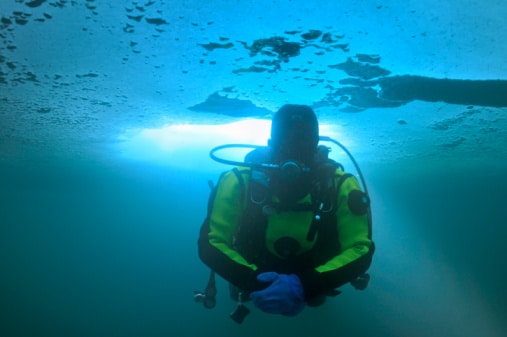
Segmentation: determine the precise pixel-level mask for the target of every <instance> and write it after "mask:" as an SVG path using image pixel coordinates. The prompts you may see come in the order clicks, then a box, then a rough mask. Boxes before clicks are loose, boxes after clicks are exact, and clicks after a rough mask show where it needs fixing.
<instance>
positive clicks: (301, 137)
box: [268, 104, 319, 164]
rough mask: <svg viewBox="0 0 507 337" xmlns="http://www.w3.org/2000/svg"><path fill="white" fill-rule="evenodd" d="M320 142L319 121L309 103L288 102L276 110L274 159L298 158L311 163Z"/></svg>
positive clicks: (297, 159)
mask: <svg viewBox="0 0 507 337" xmlns="http://www.w3.org/2000/svg"><path fill="white" fill-rule="evenodd" d="M318 142H319V123H318V121H317V116H316V115H315V112H313V110H312V108H310V107H309V106H307V105H295V104H286V105H284V106H282V107H281V108H280V110H278V111H277V112H276V114H275V115H274V117H273V120H272V123H271V139H270V140H269V142H268V144H269V146H270V147H271V154H272V160H274V161H279V162H280V161H284V160H296V161H299V162H302V163H305V164H309V163H310V162H311V160H312V159H313V156H314V154H315V151H316V149H317V144H318Z"/></svg>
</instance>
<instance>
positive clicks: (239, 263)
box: [198, 167, 374, 300]
mask: <svg viewBox="0 0 507 337" xmlns="http://www.w3.org/2000/svg"><path fill="white" fill-rule="evenodd" d="M251 170H252V169H250V168H246V167H239V168H236V169H233V170H231V171H227V172H225V173H224V174H222V176H221V177H220V179H219V181H218V184H217V186H216V189H215V192H214V195H213V196H212V197H211V198H210V203H209V205H208V207H209V209H208V216H207V218H206V220H205V222H204V224H203V226H202V227H201V232H200V237H199V241H198V247H199V256H200V258H201V260H202V261H203V262H204V263H205V264H206V265H208V266H209V267H210V268H211V269H213V270H214V271H215V272H217V273H218V274H219V275H220V276H222V277H223V278H224V279H226V280H227V281H229V282H230V283H232V284H233V285H235V286H237V287H238V288H239V289H241V290H243V291H245V292H247V293H248V292H251V291H255V290H259V289H262V288H264V287H265V285H264V284H260V283H259V282H258V281H257V279H256V276H257V275H258V274H259V273H262V272H266V271H275V272H278V273H285V274H289V273H294V274H296V275H298V276H299V278H300V279H301V282H302V284H303V288H304V291H305V297H306V299H307V300H310V299H312V298H314V297H317V296H320V295H324V294H327V293H329V292H330V291H331V290H332V289H335V288H337V287H340V286H342V285H343V284H345V283H348V282H350V281H352V280H354V279H356V278H357V277H358V276H360V275H362V274H363V273H364V272H365V271H366V270H367V269H368V268H369V266H370V264H371V261H372V256H373V252H374V244H373V241H372V238H371V224H370V223H369V217H368V214H367V212H366V209H364V208H362V207H359V210H358V207H356V204H357V202H358V200H357V198H358V196H359V197H361V196H365V195H364V193H363V192H362V191H361V188H360V185H359V184H358V182H357V180H356V179H355V177H354V176H352V175H349V174H345V173H344V172H343V171H341V170H340V169H336V170H335V171H334V176H333V177H332V184H334V188H333V189H332V191H333V194H334V195H333V198H332V200H333V201H332V202H333V204H334V205H332V206H333V207H332V208H333V211H332V212H328V213H327V214H326V213H325V212H324V213H322V215H319V218H320V220H319V224H318V227H317V228H316V229H315V228H314V229H313V230H312V226H315V218H316V216H315V212H314V211H313V210H311V209H306V210H305V208H304V207H300V209H298V210H293V209H291V210H281V211H280V210H279V211H275V212H273V213H272V214H269V215H266V216H264V217H260V219H259V218H256V217H255V216H252V214H246V212H247V209H248V203H250V202H251V201H250V200H249V198H250V197H249V196H248V195H247V194H248V188H247V187H248V186H249V182H250V179H251ZM333 170H334V169H333ZM270 198H272V199H273V201H274V202H276V200H277V199H276V198H277V197H276V195H272V196H270ZM312 203H314V201H312V195H311V194H310V193H308V194H307V195H306V196H305V197H303V198H302V199H301V200H299V201H298V202H297V204H299V205H301V206H303V205H310V204H312ZM368 207H369V206H368ZM245 218H246V219H245ZM245 222H247V223H249V226H250V227H251V228H254V231H252V230H250V231H247V232H248V233H249V234H252V235H253V237H252V238H251V239H250V238H249V237H243V238H238V236H239V235H241V233H242V232H244V230H243V229H242V226H245ZM256 228H258V230H257V229H256ZM255 231H257V233H253V232H255ZM312 231H313V232H314V234H313V235H310V234H309V233H311V232H312ZM255 235H257V237H259V235H260V237H261V238H262V240H261V241H262V242H261V241H260V240H256V239H255ZM243 236H244V233H243ZM238 241H242V242H247V243H250V247H249V248H248V249H247V250H245V249H243V248H242V247H243V245H242V244H241V242H240V244H238ZM284 242H285V243H289V246H290V247H293V248H292V249H291V253H290V255H285V254H284V252H283V248H282V249H280V245H281V246H283V243H284ZM252 243H253V245H252ZM295 243H297V244H295ZM252 246H253V247H252Z"/></svg>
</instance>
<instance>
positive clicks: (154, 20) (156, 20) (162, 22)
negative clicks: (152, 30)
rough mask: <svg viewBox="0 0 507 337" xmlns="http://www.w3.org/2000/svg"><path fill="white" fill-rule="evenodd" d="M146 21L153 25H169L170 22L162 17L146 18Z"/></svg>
mask: <svg viewBox="0 0 507 337" xmlns="http://www.w3.org/2000/svg"><path fill="white" fill-rule="evenodd" d="M146 22H148V23H149V24H152V25H156V26H160V25H167V24H168V23H169V22H167V21H166V20H164V19H162V18H146Z"/></svg>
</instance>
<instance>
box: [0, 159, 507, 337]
mask: <svg viewBox="0 0 507 337" xmlns="http://www.w3.org/2000/svg"><path fill="white" fill-rule="evenodd" d="M207 160H209V159H208V158H203V162H204V163H206V161H207ZM1 164H2V165H0V169H1V172H0V173H1V174H0V176H1V179H0V183H1V185H2V192H1V194H0V204H1V205H2V211H1V212H2V214H1V218H2V226H1V229H0V231H1V233H0V234H1V235H0V257H1V270H2V277H1V278H0V289H1V291H0V294H1V299H0V300H1V302H0V303H1V305H0V308H1V313H2V317H1V320H2V324H1V326H0V335H2V336H55V337H56V336H194V335H205V334H212V335H222V336H280V335H283V336H307V335H341V336H429V335H431V336H473V335H475V334H476V333H481V334H480V335H481V336H501V335H502V333H503V332H505V331H506V330H505V328H506V323H505V322H506V320H505V318H506V317H505V315H506V314H505V313H506V312H507V296H506V293H505V291H504V285H505V282H506V281H507V262H506V260H505V259H504V258H503V256H504V249H503V242H504V237H505V235H506V234H507V231H506V229H505V224H506V223H507V214H506V211H505V207H504V206H505V205H504V204H505V200H507V192H506V191H507V179H505V177H504V174H503V171H495V169H493V168H484V167H483V168H481V169H480V170H471V171H465V170H463V171H462V172H460V171H455V172H440V173H439V174H432V175H428V176H423V175H418V176H412V177H411V176H410V175H407V174H402V173H394V172H391V173H389V172H388V173H386V172H376V171H374V170H372V168H371V167H365V168H363V169H364V171H365V172H366V175H367V180H368V182H369V188H370V190H371V193H372V198H373V202H374V204H373V205H374V209H373V210H374V220H375V223H374V238H375V240H376V243H377V246H378V250H377V253H376V256H375V260H374V263H373V266H372V268H371V274H372V281H371V285H370V287H369V288H368V289H367V290H366V291H364V292H359V291H355V290H354V289H353V288H352V287H350V286H345V287H343V289H342V290H343V291H344V293H343V294H342V295H339V296H338V297H337V298H334V299H331V300H328V302H327V303H326V305H324V306H322V307H319V308H307V309H306V310H305V311H304V312H303V313H302V314H301V315H300V316H298V317H296V318H285V317H278V316H270V315H265V314H263V313H261V312H259V311H257V310H255V309H254V308H252V306H251V305H250V309H252V314H250V316H249V317H248V318H247V319H246V320H245V322H244V324H243V325H241V326H240V325H237V324H236V323H234V322H233V321H232V320H231V319H229V317H228V314H229V313H230V312H232V310H233V309H234V308H235V303H234V302H232V301H231V300H230V299H229V297H228V296H227V288H226V283H225V282H224V281H223V280H221V279H219V281H218V290H219V296H218V305H217V307H216V308H215V309H214V310H206V309H204V308H203V307H202V306H200V305H199V304H196V303H194V302H193V299H192V293H193V291H194V290H202V289H203V288H204V286H205V284H206V281H207V277H208V270H207V269H206V267H204V266H203V265H202V264H201V263H200V261H199V259H198V257H197V249H196V248H197V247H196V240H197V235H198V231H199V227H200V225H201V222H202V220H203V218H204V216H205V210H206V201H207V195H208V186H207V180H208V179H216V178H217V175H216V172H209V173H202V172H201V173H197V172H190V171H179V170H175V169H171V168H170V167H167V166H156V165H149V164H146V163H144V164H143V163H139V162H132V161H127V160H118V161H111V160H109V161H103V162H101V161H74V162H70V161H52V162H51V161H49V162H41V163H38V164H37V163H33V162H32V163H29V162H25V163H20V162H17V163H15V164H14V163H10V162H6V161H4V162H2V163H1ZM224 169H225V167H224ZM416 177H417V178H416Z"/></svg>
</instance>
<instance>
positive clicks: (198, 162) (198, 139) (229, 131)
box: [120, 119, 271, 169]
mask: <svg viewBox="0 0 507 337" xmlns="http://www.w3.org/2000/svg"><path fill="white" fill-rule="evenodd" d="M270 126H271V121H268V120H259V119H247V120H241V121H238V122H234V123H229V124H214V125H203V124H179V125H178V124H175V125H167V126H164V127H162V128H158V129H142V130H129V131H128V132H126V134H125V135H123V136H121V137H120V140H121V141H122V142H121V145H120V146H121V150H122V153H123V155H125V156H126V157H128V158H132V159H136V160H148V161H155V162H159V163H164V164H170V165H171V166H178V167H184V168H197V169H200V168H203V166H205V167H208V166H210V165H211V164H212V163H211V159H210V158H209V155H208V154H209V151H210V150H211V149H212V148H213V147H215V146H218V145H222V144H229V143H235V144H237V143H243V144H254V145H266V144H267V140H268V138H269V132H270ZM243 153H244V151H243ZM232 154H233V153H231V152H228V155H232ZM231 159H235V160H239V161H241V160H242V159H243V158H242V157H239V158H231ZM220 165H221V166H222V167H223V165H222V164H220Z"/></svg>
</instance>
